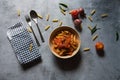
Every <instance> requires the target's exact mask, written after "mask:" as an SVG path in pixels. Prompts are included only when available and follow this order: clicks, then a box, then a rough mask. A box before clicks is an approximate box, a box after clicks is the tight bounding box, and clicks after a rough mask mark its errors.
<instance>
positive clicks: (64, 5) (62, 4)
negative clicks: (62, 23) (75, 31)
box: [59, 3, 68, 8]
mask: <svg viewBox="0 0 120 80" xmlns="http://www.w3.org/2000/svg"><path fill="white" fill-rule="evenodd" d="M59 5H61V6H63V7H65V8H68V6H67V5H66V4H64V3H59Z"/></svg>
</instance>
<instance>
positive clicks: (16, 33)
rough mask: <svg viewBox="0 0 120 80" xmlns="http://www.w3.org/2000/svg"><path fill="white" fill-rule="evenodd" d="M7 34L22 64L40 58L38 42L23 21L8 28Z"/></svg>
mask: <svg viewBox="0 0 120 80" xmlns="http://www.w3.org/2000/svg"><path fill="white" fill-rule="evenodd" d="M7 36H8V39H9V41H10V43H11V45H12V48H13V50H14V52H15V54H16V56H17V59H18V61H19V62H20V63H21V64H26V63H29V62H31V61H33V60H35V59H37V58H40V53H39V49H38V47H37V44H36V43H35V42H34V40H33V39H32V37H31V36H30V34H29V32H28V31H27V29H26V27H24V26H23V25H22V23H21V22H19V23H17V24H15V25H14V26H12V27H10V28H8V31H7Z"/></svg>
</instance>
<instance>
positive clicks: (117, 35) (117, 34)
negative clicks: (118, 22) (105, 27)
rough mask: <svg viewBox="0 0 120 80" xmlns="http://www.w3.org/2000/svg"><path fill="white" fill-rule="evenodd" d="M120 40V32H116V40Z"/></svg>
mask: <svg viewBox="0 0 120 80" xmlns="http://www.w3.org/2000/svg"><path fill="white" fill-rule="evenodd" d="M118 40H119V33H118V32H116V41H118Z"/></svg>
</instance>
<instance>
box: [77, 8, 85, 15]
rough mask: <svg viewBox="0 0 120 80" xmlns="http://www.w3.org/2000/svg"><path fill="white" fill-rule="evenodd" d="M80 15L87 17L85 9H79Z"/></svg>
mask: <svg viewBox="0 0 120 80" xmlns="http://www.w3.org/2000/svg"><path fill="white" fill-rule="evenodd" d="M78 13H79V14H80V15H81V16H83V15H85V13H84V9H83V8H79V9H78Z"/></svg>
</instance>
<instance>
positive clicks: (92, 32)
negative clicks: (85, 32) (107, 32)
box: [91, 24, 100, 35]
mask: <svg viewBox="0 0 120 80" xmlns="http://www.w3.org/2000/svg"><path fill="white" fill-rule="evenodd" d="M99 29H100V28H97V24H96V25H95V27H93V29H92V30H91V34H92V35H93V34H94V33H95V32H96V31H97V30H99Z"/></svg>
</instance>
